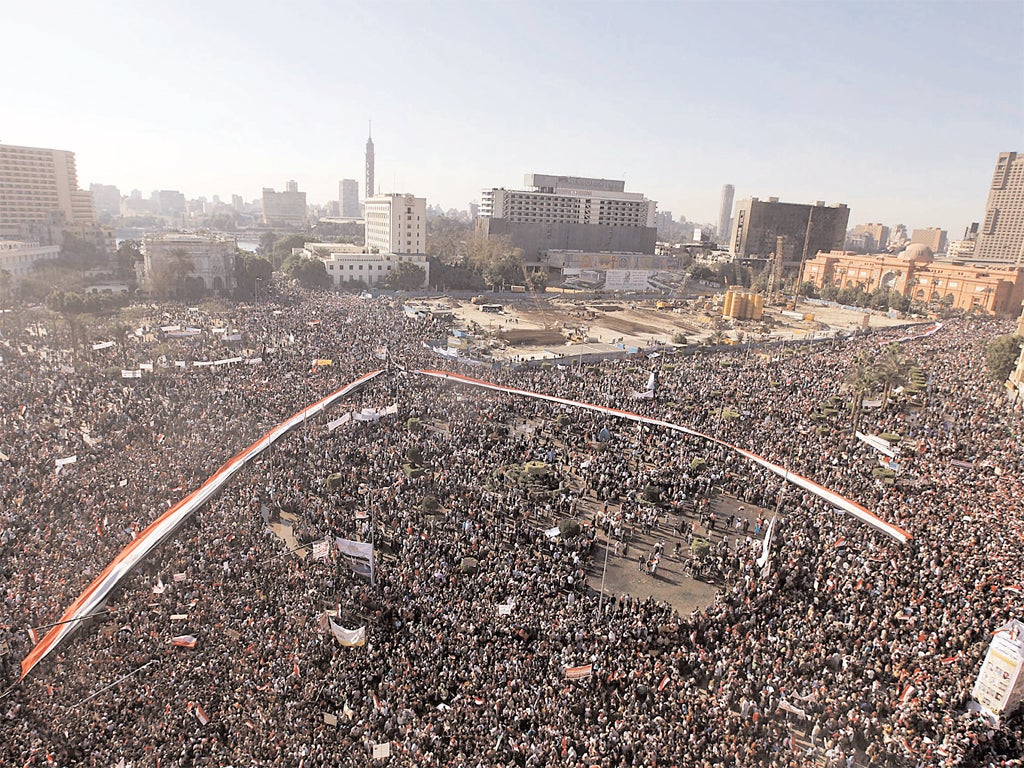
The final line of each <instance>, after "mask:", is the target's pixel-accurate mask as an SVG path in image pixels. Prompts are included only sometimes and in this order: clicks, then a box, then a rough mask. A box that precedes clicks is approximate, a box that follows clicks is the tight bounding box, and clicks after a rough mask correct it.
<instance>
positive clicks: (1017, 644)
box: [971, 619, 1024, 717]
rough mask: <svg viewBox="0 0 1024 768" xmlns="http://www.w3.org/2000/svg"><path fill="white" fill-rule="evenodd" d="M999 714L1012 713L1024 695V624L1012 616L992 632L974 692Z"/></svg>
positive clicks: (990, 709)
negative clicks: (1007, 621)
mask: <svg viewBox="0 0 1024 768" xmlns="http://www.w3.org/2000/svg"><path fill="white" fill-rule="evenodd" d="M971 695H972V696H973V697H974V700H975V701H977V702H978V703H979V704H981V706H982V707H984V708H985V709H986V710H988V711H989V712H991V713H992V714H993V715H995V716H996V717H999V716H1000V715H1008V714H1010V713H1011V712H1013V711H1014V710H1015V709H1016V708H1017V705H1018V704H1020V701H1021V697H1022V696H1024V624H1021V623H1020V622H1019V621H1017V620H1016V619H1011V620H1010V622H1009V623H1007V624H1004V625H1003V626H1001V627H1000V628H999V629H997V630H996V631H995V633H994V634H993V635H992V642H991V643H990V644H989V646H988V653H986V654H985V662H984V663H983V664H982V665H981V672H979V673H978V679H977V680H976V681H975V682H974V690H973V691H972V692H971Z"/></svg>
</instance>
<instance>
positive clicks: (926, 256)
mask: <svg viewBox="0 0 1024 768" xmlns="http://www.w3.org/2000/svg"><path fill="white" fill-rule="evenodd" d="M899 257H900V258H901V259H913V260H914V261H932V259H934V258H935V254H934V253H932V249H931V248H929V247H928V246H927V245H924V244H923V243H911V244H910V245H908V246H907V247H906V250H904V251H902V252H900V254H899Z"/></svg>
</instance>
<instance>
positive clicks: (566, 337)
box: [440, 294, 911, 359]
mask: <svg viewBox="0 0 1024 768" xmlns="http://www.w3.org/2000/svg"><path fill="white" fill-rule="evenodd" d="M440 301H442V302H444V303H446V304H447V305H448V306H450V307H451V309H452V311H453V313H454V315H455V317H456V324H457V325H459V326H461V327H464V328H467V329H468V330H469V331H470V332H471V333H473V334H475V335H477V336H478V337H479V336H484V337H487V336H490V337H498V336H499V335H500V336H501V337H502V339H498V340H497V341H498V348H497V349H495V350H494V354H495V357H497V358H498V359H504V358H509V357H513V356H515V357H518V358H521V359H522V358H526V359H529V358H534V357H542V356H543V357H550V356H551V353H552V352H557V351H558V349H559V348H560V347H564V346H566V345H567V343H568V342H569V341H572V342H574V343H582V342H588V343H597V344H622V345H624V346H626V347H647V346H650V345H652V344H670V343H673V340H675V339H678V337H679V336H680V335H681V336H684V337H685V338H686V340H687V341H688V342H690V343H699V342H701V341H703V340H705V339H707V338H709V337H710V336H711V335H712V334H713V333H714V332H715V331H716V330H721V331H722V332H723V333H724V334H725V336H726V337H727V338H728V339H731V340H732V341H733V343H739V344H742V343H746V342H757V341H768V340H798V339H819V338H830V337H832V336H834V335H836V334H837V333H844V332H851V331H856V330H860V329H862V328H864V327H865V322H867V326H868V327H870V328H883V327H890V326H894V325H903V324H907V323H908V322H911V321H907V320H900V319H895V318H889V317H887V316H886V315H885V314H884V313H880V312H872V313H864V312H856V311H852V310H844V309H840V308H834V307H822V306H818V305H814V304H807V303H806V302H802V303H800V304H798V305H797V310H796V311H798V312H800V313H801V314H806V315H813V319H809V320H805V319H798V318H795V317H790V316H787V315H783V314H782V308H781V307H767V308H766V309H765V314H764V319H763V320H762V321H729V320H723V319H722V317H721V309H720V303H719V304H718V306H717V307H716V304H715V302H716V299H710V300H694V301H690V302H689V303H687V305H686V306H685V307H682V308H679V309H658V308H657V306H656V302H655V301H654V300H653V299H643V300H637V299H634V300H612V299H595V300H585V299H574V298H572V297H568V296H566V295H564V294H559V295H554V296H550V295H538V296H536V297H533V296H529V295H527V296H515V297H514V299H513V298H512V297H510V296H508V295H505V296H502V297H500V298H497V297H496V298H495V303H501V304H503V305H504V308H503V311H502V312H501V313H497V314H495V313H485V312H483V311H481V309H480V307H479V306H477V305H474V304H472V303H471V302H469V301H459V300H455V299H451V298H448V299H443V298H442V299H440ZM865 318H866V320H865Z"/></svg>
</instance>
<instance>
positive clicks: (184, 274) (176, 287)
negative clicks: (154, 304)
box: [149, 248, 201, 298]
mask: <svg viewBox="0 0 1024 768" xmlns="http://www.w3.org/2000/svg"><path fill="white" fill-rule="evenodd" d="M195 268H196V265H195V262H193V261H192V259H191V258H190V257H189V255H188V251H186V250H184V249H183V248H175V249H174V250H173V251H171V253H170V255H169V256H168V258H167V260H166V261H162V260H161V261H159V262H158V263H156V264H155V265H154V266H153V269H152V273H151V274H150V277H149V282H150V288H151V289H152V291H153V293H154V295H156V296H157V297H159V298H169V297H172V296H173V297H177V298H185V297H186V296H188V295H190V294H194V293H198V292H201V291H199V286H198V285H197V284H195V283H194V281H189V280H188V276H189V274H190V273H191V272H193V271H194V270H195Z"/></svg>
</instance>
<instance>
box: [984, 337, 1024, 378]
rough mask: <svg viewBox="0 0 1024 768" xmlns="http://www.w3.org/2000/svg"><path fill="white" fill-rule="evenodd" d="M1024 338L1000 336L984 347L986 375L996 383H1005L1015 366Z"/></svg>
mask: <svg viewBox="0 0 1024 768" xmlns="http://www.w3.org/2000/svg"><path fill="white" fill-rule="evenodd" d="M1022 341H1024V338H1022V337H1021V336H1017V335H1016V334H1009V335H1008V336H1000V337H999V338H998V339H995V340H994V341H992V342H990V343H989V345H988V346H987V347H985V367H986V368H988V375H989V376H991V377H992V378H993V379H994V380H996V381H1006V380H1007V379H1008V378H1009V377H1010V374H1011V373H1012V372H1013V369H1014V366H1016V365H1017V359H1018V358H1019V357H1020V349H1021V342H1022Z"/></svg>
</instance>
